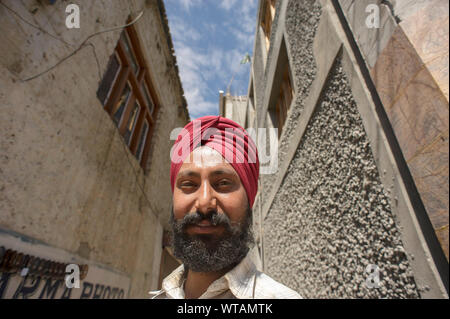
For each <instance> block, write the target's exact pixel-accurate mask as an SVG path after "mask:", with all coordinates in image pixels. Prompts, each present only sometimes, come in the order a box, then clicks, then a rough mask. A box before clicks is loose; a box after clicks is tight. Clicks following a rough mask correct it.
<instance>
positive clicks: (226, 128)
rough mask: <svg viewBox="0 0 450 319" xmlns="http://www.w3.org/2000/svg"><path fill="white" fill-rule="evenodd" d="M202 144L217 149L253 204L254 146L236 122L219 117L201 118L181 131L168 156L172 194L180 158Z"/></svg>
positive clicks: (255, 182) (255, 184)
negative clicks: (232, 169) (235, 174)
mask: <svg viewBox="0 0 450 319" xmlns="http://www.w3.org/2000/svg"><path fill="white" fill-rule="evenodd" d="M203 145H205V146H208V147H210V148H212V149H214V150H216V151H217V152H218V153H220V154H221V155H222V157H223V158H224V159H225V160H226V161H227V162H228V163H229V164H230V165H231V166H232V167H233V168H234V170H235V171H236V173H237V174H238V175H239V178H240V179H241V182H242V185H243V186H244V188H245V191H246V193H247V197H248V201H249V204H250V207H253V203H254V201H255V196H256V193H257V191H258V177H259V158H258V151H257V149H256V145H255V143H254V142H253V140H252V139H251V137H250V136H249V135H248V133H247V132H246V131H245V130H244V129H243V128H242V127H241V126H240V125H239V124H237V123H236V122H234V121H232V120H230V119H227V118H224V117H221V116H204V117H200V118H198V119H196V120H193V121H191V122H190V123H188V124H187V125H186V126H185V127H184V128H183V129H182V130H181V133H180V134H179V135H178V137H177V140H176V141H175V143H174V146H173V147H172V150H171V155H170V156H171V166H170V183H171V186H172V193H173V191H174V188H175V180H176V177H177V174H178V171H179V170H180V167H181V165H182V164H183V161H184V160H185V159H186V157H188V156H189V155H190V154H191V153H192V151H194V150H195V149H196V148H197V147H200V146H203Z"/></svg>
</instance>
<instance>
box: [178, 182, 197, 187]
mask: <svg viewBox="0 0 450 319" xmlns="http://www.w3.org/2000/svg"><path fill="white" fill-rule="evenodd" d="M195 186H196V184H195V183H194V182H192V181H182V182H180V187H181V188H192V187H195Z"/></svg>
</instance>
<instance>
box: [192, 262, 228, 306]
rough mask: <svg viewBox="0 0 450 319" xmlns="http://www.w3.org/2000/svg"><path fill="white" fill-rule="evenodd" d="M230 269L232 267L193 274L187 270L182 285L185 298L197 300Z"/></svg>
mask: <svg viewBox="0 0 450 319" xmlns="http://www.w3.org/2000/svg"><path fill="white" fill-rule="evenodd" d="M231 268H233V267H232V266H231V267H228V268H226V269H223V270H219V271H211V272H195V271H192V270H190V269H189V270H188V273H187V277H186V282H185V283H184V295H185V298H186V299H197V298H198V297H200V296H201V295H202V294H203V293H204V292H205V291H206V290H207V289H208V287H209V286H210V285H211V284H212V283H213V282H214V281H216V280H217V279H219V278H220V277H222V276H223V275H225V274H226V273H227V272H228V271H229V270H230V269H231Z"/></svg>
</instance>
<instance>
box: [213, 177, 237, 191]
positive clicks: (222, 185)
mask: <svg viewBox="0 0 450 319" xmlns="http://www.w3.org/2000/svg"><path fill="white" fill-rule="evenodd" d="M232 186H233V182H232V181H230V180H229V179H221V180H219V181H217V182H216V187H217V188H219V189H228V188H230V187H232Z"/></svg>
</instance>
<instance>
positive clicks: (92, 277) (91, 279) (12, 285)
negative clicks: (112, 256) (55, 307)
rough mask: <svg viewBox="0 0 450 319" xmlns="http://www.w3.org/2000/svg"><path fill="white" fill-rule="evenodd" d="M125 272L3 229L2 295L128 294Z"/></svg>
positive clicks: (0, 250)
mask: <svg viewBox="0 0 450 319" xmlns="http://www.w3.org/2000/svg"><path fill="white" fill-rule="evenodd" d="M129 287H130V278H129V276H127V275H126V274H123V273H120V272H118V271H116V270H113V269H110V268H108V267H105V266H103V265H101V264H98V263H94V262H92V261H90V260H86V259H83V258H81V257H79V256H76V255H74V254H71V253H68V252H66V251H64V250H62V249H59V248H56V247H51V246H49V245H46V244H45V243H42V242H39V241H37V240H34V239H30V238H27V237H25V236H22V235H20V234H17V233H14V232H9V231H5V230H1V229H0V298H2V299H4V298H21V299H26V298H31V299H78V298H82V299H96V298H100V299H115V298H118V299H121V298H127V297H128V292H129Z"/></svg>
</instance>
